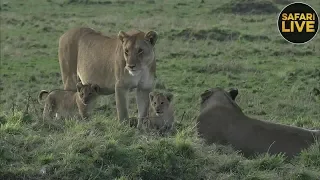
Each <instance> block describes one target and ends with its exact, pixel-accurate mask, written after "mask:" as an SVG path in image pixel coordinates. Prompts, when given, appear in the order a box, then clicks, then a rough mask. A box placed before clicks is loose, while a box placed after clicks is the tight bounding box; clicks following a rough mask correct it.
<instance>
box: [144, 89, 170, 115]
mask: <svg viewBox="0 0 320 180" xmlns="http://www.w3.org/2000/svg"><path fill="white" fill-rule="evenodd" d="M149 98H150V104H151V108H152V109H153V110H154V111H155V112H156V115H157V116H161V115H163V113H164V112H165V111H166V110H167V109H168V107H169V105H170V103H171V101H172V99H173V94H171V93H166V94H164V93H160V92H151V93H150V94H149Z"/></svg>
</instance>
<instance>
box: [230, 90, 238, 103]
mask: <svg viewBox="0 0 320 180" xmlns="http://www.w3.org/2000/svg"><path fill="white" fill-rule="evenodd" d="M238 93H239V91H238V89H235V88H231V89H230V90H229V94H230V96H231V99H232V100H235V99H236V97H237V96H238Z"/></svg>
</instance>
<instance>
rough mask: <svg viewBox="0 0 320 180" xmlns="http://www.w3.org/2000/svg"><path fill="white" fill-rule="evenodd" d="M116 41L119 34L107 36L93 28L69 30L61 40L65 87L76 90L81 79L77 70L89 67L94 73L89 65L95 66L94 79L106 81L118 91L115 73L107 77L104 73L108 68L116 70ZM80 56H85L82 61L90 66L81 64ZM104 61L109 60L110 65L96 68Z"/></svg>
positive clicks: (110, 89) (62, 71)
mask: <svg viewBox="0 0 320 180" xmlns="http://www.w3.org/2000/svg"><path fill="white" fill-rule="evenodd" d="M116 44H117V39H116V37H113V38H110V37H107V36H104V35H102V34H101V33H100V32H97V31H95V30H93V29H91V28H74V29H70V30H68V31H66V32H65V33H64V34H63V35H62V36H61V37H60V40H59V63H60V68H61V74H62V80H63V83H64V89H65V90H75V88H76V83H77V82H79V80H78V79H77V76H79V74H78V73H77V71H80V72H81V71H86V72H87V73H89V75H91V74H90V72H88V70H87V69H92V70H94V71H95V76H94V78H95V80H94V82H92V83H95V84H103V85H104V86H105V88H107V89H106V90H107V91H110V93H112V92H114V82H115V78H114V76H113V75H112V76H107V77H106V76H104V73H105V72H106V71H109V72H110V74H112V73H114V65H115V64H114V61H115V58H113V57H112V56H114V55H113V52H114V46H116ZM79 59H83V60H84V61H82V63H81V65H83V66H86V69H83V68H82V66H80V67H78V62H79ZM101 61H108V62H107V66H99V68H96V67H95V65H100V64H101ZM89 75H88V76H89ZM81 79H86V78H85V77H82V78H81ZM106 82H109V83H106ZM84 84H86V82H84Z"/></svg>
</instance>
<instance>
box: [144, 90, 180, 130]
mask: <svg viewBox="0 0 320 180" xmlns="http://www.w3.org/2000/svg"><path fill="white" fill-rule="evenodd" d="M149 99H150V110H149V113H150V115H149V118H148V124H149V127H150V128H152V129H157V130H159V132H160V133H161V134H162V133H164V132H166V131H170V132H172V131H173V130H174V128H173V123H174V109H173V105H172V99H173V94H171V93H166V94H165V93H162V92H151V93H150V94H149Z"/></svg>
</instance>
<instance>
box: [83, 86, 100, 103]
mask: <svg viewBox="0 0 320 180" xmlns="http://www.w3.org/2000/svg"><path fill="white" fill-rule="evenodd" d="M99 91H100V87H99V86H98V85H96V84H85V85H83V84H82V83H81V82H78V83H77V92H78V93H79V97H80V99H81V101H82V102H83V104H88V103H89V102H90V100H92V98H93V97H95V96H97V95H98V93H99Z"/></svg>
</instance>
